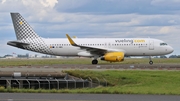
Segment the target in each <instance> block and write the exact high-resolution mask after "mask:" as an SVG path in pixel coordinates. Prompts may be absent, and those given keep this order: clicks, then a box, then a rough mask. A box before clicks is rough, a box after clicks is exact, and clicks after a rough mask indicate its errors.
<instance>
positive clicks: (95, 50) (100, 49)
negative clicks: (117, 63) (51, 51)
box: [66, 34, 125, 56]
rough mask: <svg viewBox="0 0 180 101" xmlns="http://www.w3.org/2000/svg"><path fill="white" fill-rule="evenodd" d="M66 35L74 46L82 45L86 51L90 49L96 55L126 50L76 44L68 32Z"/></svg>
mask: <svg viewBox="0 0 180 101" xmlns="http://www.w3.org/2000/svg"><path fill="white" fill-rule="evenodd" d="M66 37H67V38H68V40H69V42H70V44H71V45H72V46H75V47H80V48H81V49H84V50H86V51H89V52H90V53H91V54H96V55H101V56H102V55H104V54H105V53H107V52H124V53H125V51H124V50H120V49H110V48H103V47H90V46H81V45H78V44H76V43H75V42H74V41H73V40H72V39H71V37H70V36H69V35H68V34H66Z"/></svg>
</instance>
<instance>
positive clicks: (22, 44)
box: [7, 41, 29, 47]
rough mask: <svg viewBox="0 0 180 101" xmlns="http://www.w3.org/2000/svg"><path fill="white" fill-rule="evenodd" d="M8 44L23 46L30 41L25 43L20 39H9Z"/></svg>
mask: <svg viewBox="0 0 180 101" xmlns="http://www.w3.org/2000/svg"><path fill="white" fill-rule="evenodd" d="M7 44H8V45H10V46H15V47H22V46H24V45H29V43H24V42H20V41H9V42H7Z"/></svg>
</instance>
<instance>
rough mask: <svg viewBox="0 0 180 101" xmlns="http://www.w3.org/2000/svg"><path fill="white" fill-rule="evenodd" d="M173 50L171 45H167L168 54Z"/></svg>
mask: <svg viewBox="0 0 180 101" xmlns="http://www.w3.org/2000/svg"><path fill="white" fill-rule="evenodd" d="M173 51H174V49H173V48H172V47H171V46H169V47H168V52H169V54H170V53H172V52H173Z"/></svg>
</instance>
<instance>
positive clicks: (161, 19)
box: [0, 0, 180, 56]
mask: <svg viewBox="0 0 180 101" xmlns="http://www.w3.org/2000/svg"><path fill="white" fill-rule="evenodd" d="M10 12H19V13H20V14H21V15H22V16H23V17H24V18H25V19H26V21H28V23H29V24H30V25H31V26H32V27H33V29H34V30H35V31H36V32H37V33H38V34H39V35H40V36H41V37H46V38H65V34H66V33H68V34H69V35H70V36H77V37H79V38H80V37H89V38H90V37H116V38H117V37H119V38H124V37H126V38H137V37H142V38H147V37H151V38H157V39H160V40H163V41H165V42H167V43H168V44H169V45H171V46H172V47H173V48H174V52H173V53H172V54H176V55H178V54H180V45H179V44H180V0H0V48H1V49H0V56H3V55H6V54H12V53H13V52H14V53H16V54H26V53H30V54H34V53H33V52H30V51H26V50H22V49H18V48H14V47H11V46H8V45H7V44H6V43H7V41H10V40H16V36H15V32H14V29H13V25H12V20H11V17H10Z"/></svg>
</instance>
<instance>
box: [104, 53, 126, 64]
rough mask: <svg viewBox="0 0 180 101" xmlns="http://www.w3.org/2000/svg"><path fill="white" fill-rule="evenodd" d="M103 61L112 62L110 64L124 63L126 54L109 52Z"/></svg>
mask: <svg viewBox="0 0 180 101" xmlns="http://www.w3.org/2000/svg"><path fill="white" fill-rule="evenodd" d="M101 60H105V61H110V62H120V61H124V53H123V52H109V53H106V54H105V55H104V56H103V57H102V58H101Z"/></svg>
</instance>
